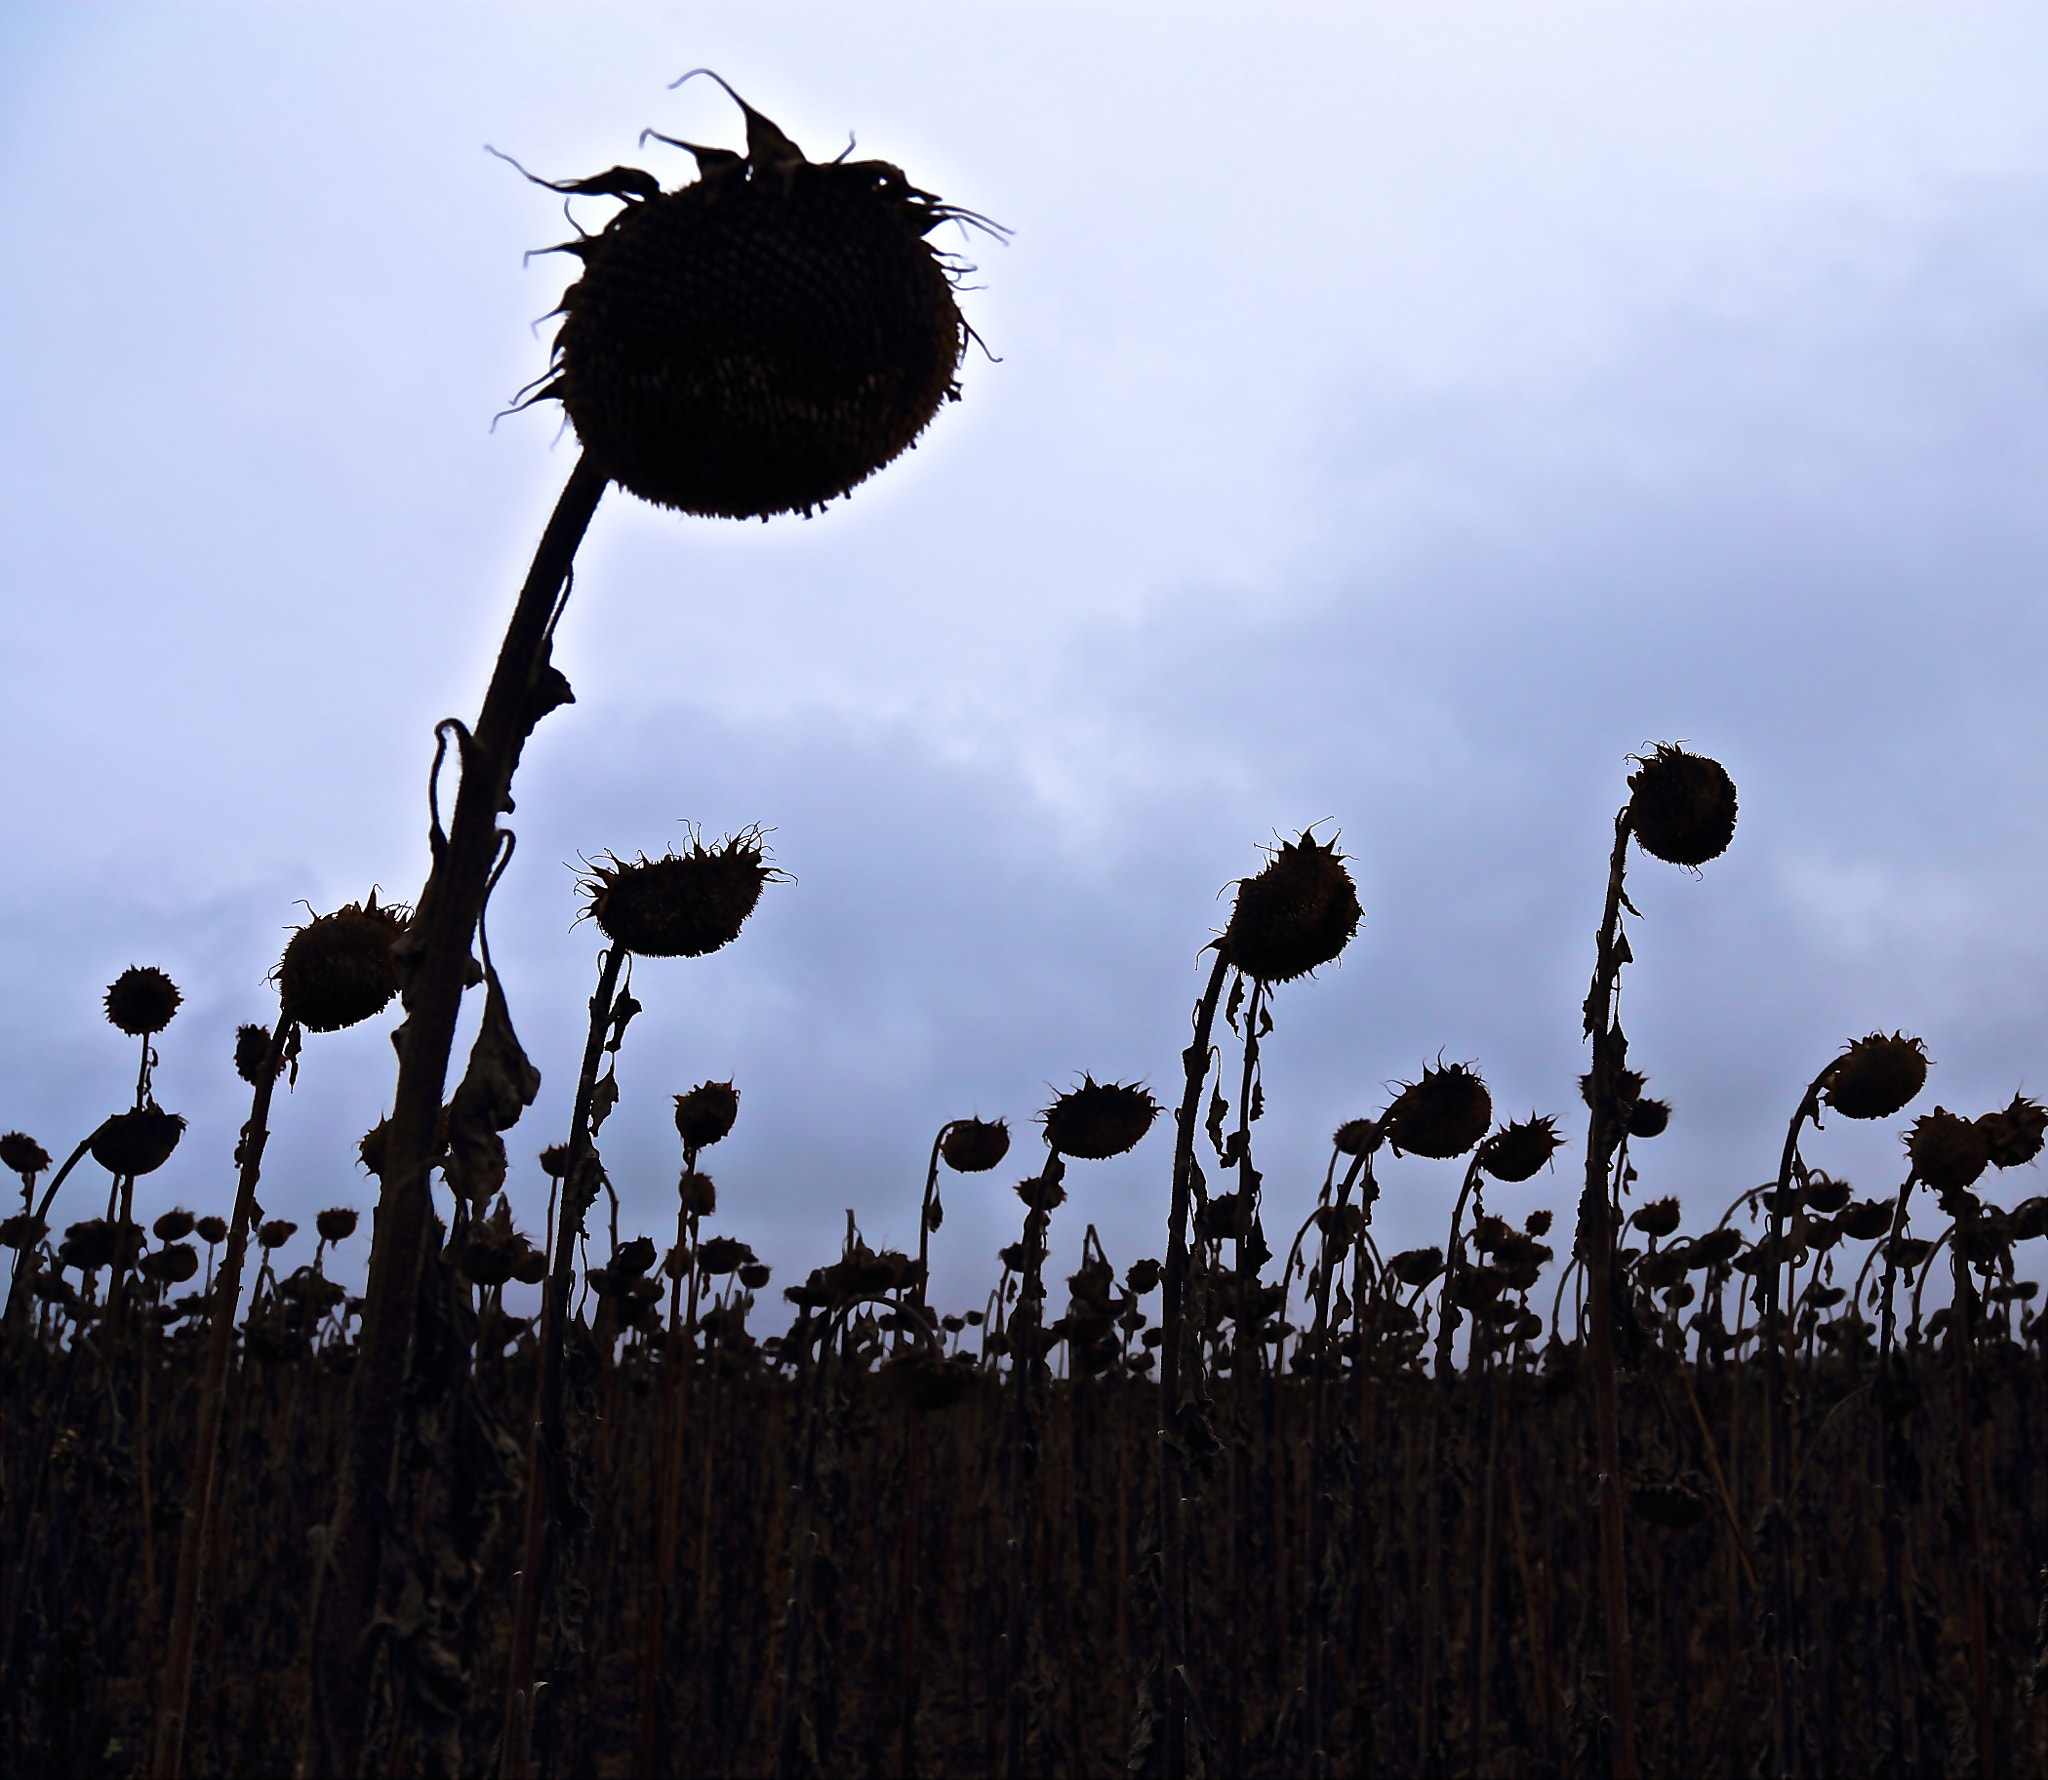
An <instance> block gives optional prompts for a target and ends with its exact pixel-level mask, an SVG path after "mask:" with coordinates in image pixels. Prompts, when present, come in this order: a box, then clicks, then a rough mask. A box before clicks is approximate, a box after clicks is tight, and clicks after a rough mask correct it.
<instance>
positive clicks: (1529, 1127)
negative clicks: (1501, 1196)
mask: <svg viewBox="0 0 2048 1780" xmlns="http://www.w3.org/2000/svg"><path fill="white" fill-rule="evenodd" d="M1563 1142H1564V1139H1563V1138H1561V1137H1559V1136H1558V1134H1557V1121H1556V1120H1555V1119H1553V1118H1539V1117H1538V1116H1537V1115H1536V1114H1535V1113H1531V1114H1530V1115H1529V1116H1528V1117H1527V1118H1526V1119H1518V1120H1516V1121H1515V1123H1514V1124H1512V1125H1507V1126H1504V1127H1503V1128H1502V1129H1500V1130H1498V1131H1496V1132H1495V1133H1494V1134H1493V1135H1492V1136H1491V1137H1489V1138H1488V1139H1487V1140H1486V1141H1485V1142H1484V1143H1483V1144H1481V1145H1480V1146H1479V1166H1480V1167H1481V1168H1483V1169H1484V1170H1485V1171H1486V1172H1487V1173H1488V1174H1490V1175H1492V1176H1493V1178H1494V1179H1495V1180H1497V1181H1506V1182H1507V1183H1508V1184H1509V1185H1514V1184H1515V1183H1517V1182H1520V1181H1525V1180H1529V1179H1531V1178H1532V1177H1533V1176H1534V1175H1535V1174H1536V1172H1537V1171H1538V1170H1539V1169H1541V1168H1545V1167H1547V1166H1548V1165H1549V1162H1550V1158H1551V1157H1552V1156H1554V1155H1556V1154H1557V1152H1558V1149H1559V1147H1560V1146H1561V1145H1562V1144H1563Z"/></svg>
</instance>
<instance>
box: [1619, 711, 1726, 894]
mask: <svg viewBox="0 0 2048 1780" xmlns="http://www.w3.org/2000/svg"><path fill="white" fill-rule="evenodd" d="M1634 758H1635V761H1636V770H1635V771H1634V772H1632V773H1630V774H1629V776H1628V789H1629V800H1628V807H1629V818H1630V823H1631V825H1632V826H1633V828H1634V829H1635V836H1636V839H1637V841H1639V842H1640V843H1641V845H1642V849H1643V851H1644V852H1646V853H1648V854H1650V855H1651V857H1653V858H1656V859H1661V860H1663V861H1664V862H1665V863H1666V864H1667V865H1694V866H1698V865H1705V864H1706V862H1707V861H1708V860H1709V859H1718V858H1720V856H1721V855H1722V854H1723V853H1725V852H1727V850H1728V843H1729V842H1730V841H1731V840H1733V839H1734V838H1735V782H1734V781H1733V780H1732V779H1730V778H1729V777H1728V773H1727V770H1726V769H1725V768H1724V767H1723V766H1722V765H1721V763H1720V762H1719V761H1718V760H1709V759H1707V757H1706V756H1705V755H1703V754H1688V753H1687V752H1686V751H1685V750H1684V749H1683V748H1675V747H1673V746H1671V744H1670V743H1668V742H1660V743H1658V745H1657V746H1656V748H1654V749H1653V750H1652V751H1651V752H1650V753H1648V754H1643V755H1637V756H1635V757H1634Z"/></svg>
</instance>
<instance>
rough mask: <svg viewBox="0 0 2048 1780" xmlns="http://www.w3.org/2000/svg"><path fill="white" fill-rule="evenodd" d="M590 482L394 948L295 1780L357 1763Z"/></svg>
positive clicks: (547, 555) (501, 677) (500, 676)
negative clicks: (430, 1247) (466, 1128)
mask: <svg viewBox="0 0 2048 1780" xmlns="http://www.w3.org/2000/svg"><path fill="white" fill-rule="evenodd" d="M606 480H607V479H606V476H605V474H604V472H603V471H602V470H600V469H598V468H597V467H596V466H595V465H594V464H593V463H592V461H591V460H590V458H589V457H587V456H586V457H582V458H579V459H578V460H577V464H576V467H575V468H574V469H573V470H572V471H570V473H569V481H568V484H567V486H566V487H565V488H564V489H563V490H562V494H561V498H560V499H559V500H558V501H557V502H556V503H555V510H554V513H553V515H552V516H551V517H550V519H549V520H548V525H547V530H546V531H545V532H544V533H543V534H542V535H541V541H540V547H539V549H538V550H537V551H536V552H535V554H534V559H533V566H532V567H531V568H530V569H529V570H528V571H527V576H526V583H525V585H524V586H523V587H522V588H521V589H520V592H519V600H518V603H517V605H515V606H514V608H513V612H512V621H511V623H510V625H508V626H507V628H506V631H505V640H504V643H503V644H502V646H501V647H500V649H499V651H498V662H497V667H496V668H495V670H494V671H493V672H492V675H491V683H490V687H489V689H488V690H487V691H486V692H485V694H484V706H483V711H482V713H481V714H480V716H479V717H478V720H477V726H476V733H475V734H474V735H473V736H471V737H468V738H466V739H465V741H464V744H463V750H462V783H461V789H460V790H459V792H458V793H457V795H456V800H455V814H454V817H453V820H452V821H451V823H450V825H449V832H448V835H447V837H446V839H445V841H443V840H442V839H441V837H440V836H439V834H438V833H437V834H436V835H435V842H436V847H435V853H436V857H435V859H434V865H433V870H432V872H431V874H430V875H429V876H428V879H427V884H426V888H425V889H424V890H423V891H422V892H421V893H420V900H419V906H418V908H417V909H416V911H415V912H414V915H413V920H412V925H411V928H410V929H409V931H408V933H407V937H406V941H405V945H404V954H405V956H404V962H405V963H406V964H407V966H408V967H409V971H410V981H409V982H408V983H407V985H406V990H405V1007H406V1016H407V1017H406V1022H405V1025H404V1027H403V1028H402V1029H401V1030H402V1040H401V1045H400V1050H399V1064H398V1088H397V1092H396V1095H395V1098H394V1101H393V1105H392V1110H391V1128H390V1132H389V1134H388V1137H387V1140H386V1146H385V1166H384V1174H383V1192H382V1194H381V1196H380V1199H379V1203H378V1207H377V1221H376V1232H375V1235H374V1237H373V1239H372V1244H371V1251H370V1277H369V1284H368V1287H367V1289H366V1291H365V1294H364V1297H365V1304H364V1310H363V1332H362V1338H361V1341H360V1343H359V1344H358V1350H357V1360H356V1367H355V1375H354V1378H353V1381H352V1383H351V1386H350V1392H349V1444H348V1454H347V1457H346V1459H345V1460H344V1462H343V1466H342V1474H341V1481H340V1491H339V1499H338V1501H337V1502H336V1505H335V1512H334V1518H333V1521H332V1523H331V1527H330V1537H329V1540H328V1545H327V1560H326V1562H325V1563H323V1564H322V1565H321V1566H320V1569H319V1571H318V1574H317V1578H316V1581H315V1586H314V1593H313V1603H312V1613H311V1620H312V1676H311V1680H312V1692H311V1698H310V1700H309V1702H308V1711H307V1715H306V1732H305V1741H304V1743H303V1745H302V1747H301V1750H300V1760H299V1767H300V1772H301V1773H302V1774H305V1775H308V1776H315V1775H317V1776H332V1777H333V1780H342V1777H343V1776H353V1775H354V1773H355V1771H356V1767H357V1765H358V1759H359V1756H360V1754H361V1750H362V1737H363V1711H364V1706H365V1703H366V1698H367V1687H368V1680H369V1664H370V1661H371V1658H372V1656H373V1644H374V1640H373V1639H372V1638H371V1636H370V1630H371V1621H372V1616H373V1613H374V1610H375V1606H376V1592H377V1573H378V1566H379V1559H380V1549H379V1548H380V1542H381V1541H380V1528H381V1527H382V1525H383V1521H384V1507H385V1504H386V1503H387V1502H388V1501H389V1499H390V1497H391V1494H392V1488H393V1478H392V1466H393V1463H394V1461H395V1459H396V1456H397V1453H398V1447H399V1438H398V1436H399V1423H400V1419H401V1417H402V1414H403V1409H404V1399H403V1394H404V1386H405V1366H406V1354H407V1352H408V1350H409V1348H410V1346H411V1342H412V1329H413V1320H414V1316H415V1313H416V1309H417V1302H418V1297H419V1280H420V1270H421V1268H422V1266H423V1265H424V1263H425V1257H426V1243H427V1238H428V1231H429V1230H430V1229H431V1227H432V1215H431V1214H432V1210H433V1204H432V1195H431V1192H430V1190H429V1182H428V1176H429V1174H430V1172H431V1170H432V1168H433V1166H434V1162H435V1158H436V1157H437V1155H438V1153H439V1147H440V1146H439V1127H440V1119H441V1103H442V1099H443V1095H444V1091H445V1089H446V1087H447V1080H448V1057H449V1053H450V1051H451V1050H452V1049H453V1047H454V1043H455V1023H456V1019H457V1016H458V1015H459V1014H460V1013H461V1010H462V992H463V989H464V987H465V986H466V984H467V982H468V980H469V974H470V962H471V960H470V942H471V938H472V936H473V935H474V934H475V932H476V925H477V918H478V916H479V915H480V914H481V912H482V910H483V905H484V898H485V895H486V894H487V892H488V890H489V885H490V876H491V866H492V864H493V862H494V860H495V859H496V857H497V853H498V847H499V839H498V815H499V813H500V812H501V811H504V810H509V809H510V808H511V807H512V799H511V788H512V777H513V774H514V773H515V772H516V771H517V770H518V766H519V756H520V753H521V751H522V750H523V749H524V747H525V745H526V738H527V737H528V735H530V734H531V733H532V731H533V726H534V724H535V723H536V722H538V721H539V719H540V718H541V717H542V716H543V715H544V714H545V713H546V711H547V710H548V709H550V708H552V706H553V705H554V704H556V703H559V702H561V695H562V693H563V692H565V691H566V688H563V687H560V686H557V687H556V689H555V690H554V692H553V693H550V692H549V690H548V688H547V686H546V685H545V684H544V681H543V676H544V672H545V670H546V669H547V666H548V652H549V643H550V638H551V636H552V634H553V624H554V619H555V617H556V615H557V612H558V609H559V606H560V603H561V600H562V598H563V596H564V589H565V587H566V586H567V584H568V581H569V576H570V569H571V566H572V565H573V563H574V562H575V558H576V547H577V546H578V545H579V544H580V543H581V542H582V541H583V534H584V532H585V531H586V530H587V529H588V528H589V525H590V520H591V516H592V515H593V514H594V513H595V512H596V511H597V504H598V501H599V499H600V498H601V497H602V496H603V494H604V491H605V486H606Z"/></svg>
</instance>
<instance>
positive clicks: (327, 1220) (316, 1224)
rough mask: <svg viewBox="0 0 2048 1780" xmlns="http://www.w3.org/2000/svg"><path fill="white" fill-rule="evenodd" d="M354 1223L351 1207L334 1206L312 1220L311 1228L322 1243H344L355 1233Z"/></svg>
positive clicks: (353, 1212)
mask: <svg viewBox="0 0 2048 1780" xmlns="http://www.w3.org/2000/svg"><path fill="white" fill-rule="evenodd" d="M356 1221H357V1220H356V1214H355V1211H354V1209H353V1208H352V1207H350V1206H346V1205H336V1206H331V1207H329V1208H328V1209H327V1210H326V1211H323V1212H321V1213H320V1214H319V1216H318V1217H316V1218H314V1220H313V1228H314V1230H315V1231H317V1232H318V1233H319V1237H320V1240H321V1241H322V1242H346V1241H347V1240H348V1239H349V1238H350V1237H351V1236H353V1235H354V1234H355V1233H356Z"/></svg>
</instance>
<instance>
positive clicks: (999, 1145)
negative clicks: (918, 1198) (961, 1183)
mask: <svg viewBox="0 0 2048 1780" xmlns="http://www.w3.org/2000/svg"><path fill="white" fill-rule="evenodd" d="M1009 1153H1010V1124H1009V1121H1008V1120H1007V1119H955V1120H954V1121H953V1122H952V1123H951V1124H950V1125H948V1126H947V1127H946V1134H945V1136H944V1137H942V1138H940V1139H939V1155H940V1156H941V1157H942V1158H943V1159H944V1161H945V1164H946V1166H947V1167H948V1168H950V1169H952V1170H953V1171H954V1173H956V1174H986V1173H987V1172H988V1171H989V1170H990V1169H991V1168H995V1167H998V1166H999V1165H1000V1164H1001V1162H1002V1160H1003V1158H1004V1157H1005V1156H1007V1155H1008V1154H1009Z"/></svg>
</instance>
